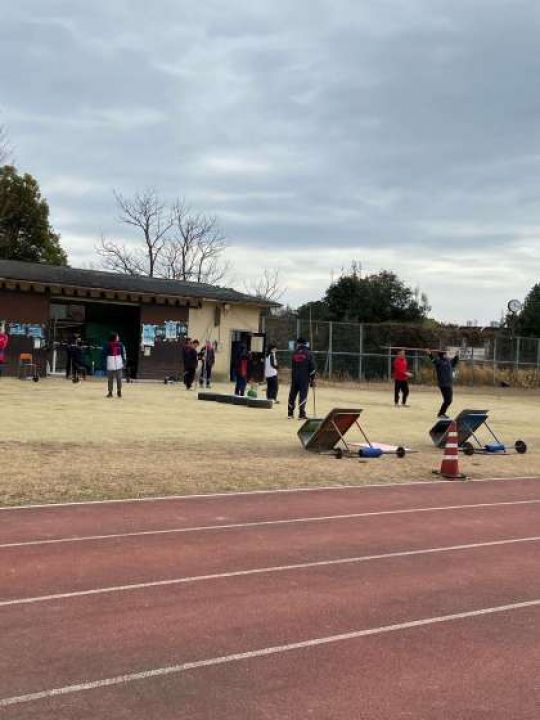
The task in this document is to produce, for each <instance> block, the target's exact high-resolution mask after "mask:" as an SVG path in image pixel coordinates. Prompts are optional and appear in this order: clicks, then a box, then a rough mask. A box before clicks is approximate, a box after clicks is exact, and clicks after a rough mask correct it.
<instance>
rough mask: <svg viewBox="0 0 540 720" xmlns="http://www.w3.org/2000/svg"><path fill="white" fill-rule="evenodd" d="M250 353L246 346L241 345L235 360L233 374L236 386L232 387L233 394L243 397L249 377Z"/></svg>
mask: <svg viewBox="0 0 540 720" xmlns="http://www.w3.org/2000/svg"><path fill="white" fill-rule="evenodd" d="M250 365H251V353H250V352H249V350H248V349H247V346H246V345H245V344H244V343H242V345H241V346H240V352H239V353H238V357H237V358H236V365H235V368H234V369H235V374H236V385H235V386H234V394H235V395H240V396H243V395H244V394H245V392H246V385H247V383H248V380H249V376H250Z"/></svg>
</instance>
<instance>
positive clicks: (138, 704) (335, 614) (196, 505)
mask: <svg viewBox="0 0 540 720" xmlns="http://www.w3.org/2000/svg"><path fill="white" fill-rule="evenodd" d="M538 500H540V480H538V481H537V480H528V481H518V480H516V481H500V482H486V483H477V484H474V483H471V484H462V483H450V484H447V485H446V484H441V485H436V484H433V485H426V486H419V485H412V486H399V487H391V488H390V487H387V488H365V489H354V490H342V491H339V490H327V491H315V492H298V493H275V494H265V495H253V496H248V495H240V496H234V495H231V496H227V497H214V498H206V499H205V498H197V499H191V500H170V501H165V500H160V501H155V502H151V503H114V504H105V505H84V506H81V505H79V506H70V507H67V506H66V507H60V508H53V507H50V508H43V509H26V510H6V511H1V512H0V525H1V528H0V545H3V546H2V547H0V556H1V558H2V563H1V564H0V594H1V597H2V598H3V599H4V604H3V605H0V638H1V640H0V650H1V652H0V716H2V717H6V718H29V719H32V718H36V719H37V718H39V719H40V720H48V719H49V718H51V719H52V718H55V719H58V718H65V719H66V720H67V719H68V718H69V719H70V720H73V719H75V718H81V719H83V718H84V719H87V718H88V719H89V718H124V717H125V718H128V717H129V718H131V719H134V720H138V719H139V718H140V719H141V720H143V719H144V720H152V719H153V718H156V720H157V719H158V718H159V719H160V720H167V719H168V718H171V719H172V718H186V719H187V718H190V720H198V719H202V718H235V719H236V718H238V719H239V720H242V719H244V718H245V719H246V720H247V719H248V718H249V719H250V720H251V719H252V718H259V717H260V718H276V720H277V718H306V717H310V718H311V717H312V718H317V719H319V718H320V719H321V720H322V718H325V719H326V718H336V719H345V718H347V719H349V718H351V719H356V718H361V719H362V720H364V719H366V720H372V719H373V720H385V719H386V718H388V720H390V718H392V720H394V719H395V718H414V719H415V720H419V719H426V720H431V719H435V718H437V719H439V718H444V720H454V719H455V720H457V719H458V718H459V720H465V718H466V719H467V720H469V718H470V719H471V720H475V719H476V718H479V719H483V718H486V719H487V718H489V719H490V720H499V718H500V719H501V720H502V719H503V718H504V719H505V720H507V719H508V718H516V719H517V718H519V720H526V719H527V718H531V720H532V718H535V719H536V718H537V717H538V707H539V706H540V689H539V687H538V682H537V671H535V670H534V668H535V667H536V668H538V666H539V665H540V651H539V647H540V643H539V641H540V626H539V621H540V574H539V573H538V572H537V568H538V562H539V560H540V503H538V504H537V503H535V502H534V501H538ZM168 502H169V503H170V504H171V507H167V504H168ZM205 503H206V505H205ZM501 503H507V504H505V505H503V504H501ZM465 505H467V506H471V505H476V507H463V506H465ZM265 508H266V509H267V514H266V515H265V514H264V509H265ZM423 508H430V509H429V510H428V511H426V512H424V511H423ZM434 508H445V509H438V510H435V509H434ZM280 509H281V512H280ZM143 510H144V512H143ZM402 510H407V511H409V512H405V513H401V512H400V511H402ZM411 510H412V512H410V511H411ZM389 512H391V513H392V514H379V515H366V513H389ZM92 514H93V515H94V525H92V522H91V520H92ZM329 515H331V516H336V515H337V516H339V515H355V517H347V518H343V517H334V518H333V519H327V520H321V519H320V518H321V517H322V516H329ZM28 516H29V517H28ZM224 517H226V518H227V520H228V521H229V522H230V521H232V522H234V523H236V524H242V523H254V522H264V521H266V520H271V521H276V520H291V519H294V518H296V519H299V518H303V519H308V521H307V522H288V523H282V524H281V523H278V524H272V525H257V526H253V525H249V526H247V527H236V528H232V529H224V528H221V529H199V530H194V529H192V530H191V531H190V532H187V533H173V534H160V535H135V536H132V537H116V538H106V539H83V538H88V536H95V535H99V534H111V533H112V534H115V533H116V534H118V533H123V532H126V529H127V528H129V532H133V533H137V532H141V531H147V530H148V529H154V530H158V529H160V523H161V524H162V525H161V528H163V527H165V528H171V526H172V525H175V526H176V523H178V527H184V528H187V527H191V528H194V527H199V528H200V527H201V526H206V525H222V524H224V523H223V521H222V518H224ZM17 518H18V519H19V520H17ZM55 518H56V520H57V526H55ZM311 518H319V519H316V520H312V519H311ZM4 523H5V524H4ZM73 535H76V536H77V537H78V538H80V539H79V540H77V541H68V542H61V543H53V544H49V543H45V544H43V543H41V542H39V544H34V545H16V546H11V547H6V544H9V543H25V542H33V541H36V540H37V541H41V540H44V539H47V538H49V539H52V538H56V539H62V538H69V537H72V536H73ZM464 546H470V547H464ZM408 552H411V553H414V554H406V553H408ZM374 555H375V556H379V557H373V556H374ZM366 556H369V557H368V558H366ZM380 556H386V557H380ZM317 562H318V563H323V562H324V563H325V564H319V565H314V563H317ZM291 564H302V565H304V567H286V566H288V565H291ZM306 565H307V566H306ZM276 566H279V568H278V567H276ZM244 571H245V574H238V573H241V572H244ZM212 573H219V574H222V577H212V578H208V577H207V578H204V579H203V578H201V577H200V576H202V575H208V574H212ZM231 573H237V574H231ZM186 578H191V579H190V581H189V582H185V579H186ZM197 578H198V579H197ZM162 580H166V581H170V580H172V581H173V583H172V584H167V585H153V586H149V585H148V583H152V582H156V581H162ZM133 583H141V584H142V587H138V588H128V589H123V590H121V591H120V590H114V589H113V590H109V591H108V592H101V591H102V590H103V589H107V588H109V589H110V588H114V587H116V586H118V585H121V584H122V585H130V584H133ZM94 591H99V592H97V593H95V594H94ZM80 592H87V593H88V592H90V594H82V595H77V593H80ZM62 593H68V594H69V596H68V597H56V598H51V599H43V597H42V596H44V595H56V594H62ZM40 597H41V599H39V598H40ZM36 598H37V599H36ZM29 600H30V601H29ZM343 635H345V637H342V636H343ZM191 663H195V664H196V666H195V667H191V666H190V664H191ZM186 665H187V666H186ZM88 683H89V684H90V685H88ZM58 689H61V692H62V693H63V694H61V695H57V694H55V692H56V691H57V690H58Z"/></svg>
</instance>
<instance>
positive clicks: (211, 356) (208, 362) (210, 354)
mask: <svg viewBox="0 0 540 720" xmlns="http://www.w3.org/2000/svg"><path fill="white" fill-rule="evenodd" d="M199 356H200V358H201V363H202V364H201V374H200V377H199V385H201V386H204V387H207V388H209V387H212V384H211V383H212V368H213V367H214V363H215V362H216V352H215V350H214V346H213V344H212V343H211V342H210V341H209V340H207V341H206V343H205V344H204V347H203V349H202V350H201V352H200V353H199Z"/></svg>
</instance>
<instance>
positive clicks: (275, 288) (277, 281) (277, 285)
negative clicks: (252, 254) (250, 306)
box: [244, 268, 287, 302]
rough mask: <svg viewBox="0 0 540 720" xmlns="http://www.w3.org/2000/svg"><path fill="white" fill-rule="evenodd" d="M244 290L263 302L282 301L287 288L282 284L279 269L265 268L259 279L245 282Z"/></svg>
mask: <svg viewBox="0 0 540 720" xmlns="http://www.w3.org/2000/svg"><path fill="white" fill-rule="evenodd" d="M244 288H245V290H246V292H247V293H249V294H250V295H255V297H258V298H262V299H263V300H273V301H275V302H278V301H279V300H281V298H282V297H283V295H284V294H285V291H286V289H287V288H285V287H283V285H282V284H281V278H280V275H279V269H278V268H264V270H263V272H262V274H261V275H260V277H258V278H254V279H252V280H249V281H245V282H244Z"/></svg>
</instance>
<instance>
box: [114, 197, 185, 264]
mask: <svg viewBox="0 0 540 720" xmlns="http://www.w3.org/2000/svg"><path fill="white" fill-rule="evenodd" d="M114 197H115V199H116V202H117V205H118V208H119V210H120V215H119V217H118V220H119V221H120V222H122V223H124V224H126V225H130V226H131V227H134V228H136V229H137V230H140V231H141V232H142V235H143V238H144V243H145V245H146V271H145V272H143V273H139V274H144V275H148V276H149V277H153V276H154V274H155V267H156V262H157V260H158V258H159V256H160V254H161V252H162V250H163V248H164V246H165V244H166V243H167V233H168V232H169V230H170V229H171V228H172V227H173V224H174V218H173V216H172V214H171V212H170V211H169V210H168V209H167V208H166V207H165V205H164V203H162V202H161V200H160V199H159V198H158V196H157V193H156V191H155V190H153V189H147V190H144V191H143V192H142V193H136V194H135V195H134V196H133V198H126V197H125V196H124V195H121V194H120V193H118V192H116V191H115V192H114Z"/></svg>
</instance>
